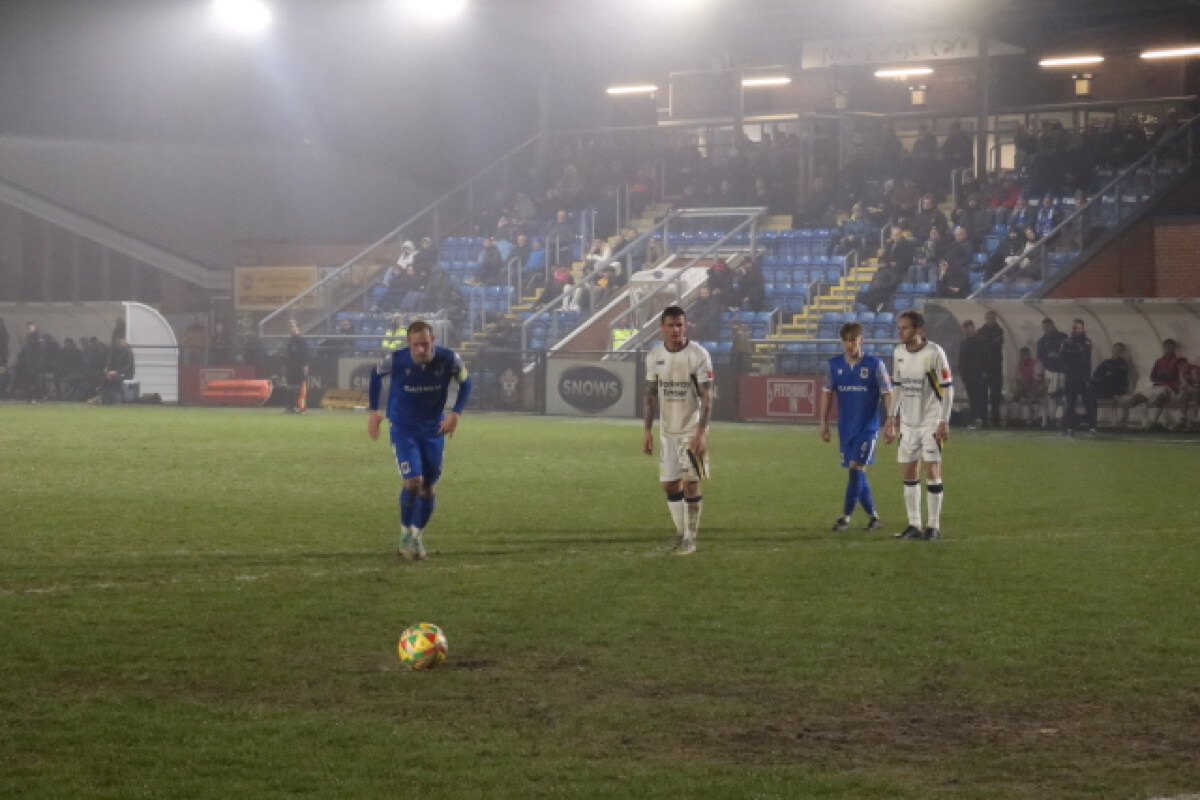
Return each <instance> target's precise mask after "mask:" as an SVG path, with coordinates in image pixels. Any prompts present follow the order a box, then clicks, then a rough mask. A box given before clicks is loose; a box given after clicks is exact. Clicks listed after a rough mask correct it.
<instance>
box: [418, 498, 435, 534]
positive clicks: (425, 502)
mask: <svg viewBox="0 0 1200 800" xmlns="http://www.w3.org/2000/svg"><path fill="white" fill-rule="evenodd" d="M436 506H437V499H436V496H435V495H432V494H430V495H417V503H416V508H415V509H413V525H414V526H416V527H417V528H419V529H421V530H425V526H426V525H428V524H429V518H430V517H432V516H433V509H434V508H435V507H436Z"/></svg>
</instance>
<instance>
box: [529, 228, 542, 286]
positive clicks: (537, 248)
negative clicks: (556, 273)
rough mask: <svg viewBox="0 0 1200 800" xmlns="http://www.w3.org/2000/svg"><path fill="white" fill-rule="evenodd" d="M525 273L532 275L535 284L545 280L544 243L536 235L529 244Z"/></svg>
mask: <svg viewBox="0 0 1200 800" xmlns="http://www.w3.org/2000/svg"><path fill="white" fill-rule="evenodd" d="M525 273H526V274H527V275H530V276H532V278H533V280H532V283H533V285H535V286H540V285H542V284H543V283H545V281H546V245H545V243H544V242H543V241H542V240H541V239H539V238H537V237H534V240H533V243H532V244H531V245H530V246H529V257H528V258H526V259H525Z"/></svg>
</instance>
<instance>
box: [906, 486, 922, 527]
mask: <svg viewBox="0 0 1200 800" xmlns="http://www.w3.org/2000/svg"><path fill="white" fill-rule="evenodd" d="M904 510H905V511H907V512H908V524H909V525H912V526H913V527H914V528H919V527H921V482H920V481H905V482H904Z"/></svg>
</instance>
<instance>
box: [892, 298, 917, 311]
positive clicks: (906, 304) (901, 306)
mask: <svg viewBox="0 0 1200 800" xmlns="http://www.w3.org/2000/svg"><path fill="white" fill-rule="evenodd" d="M912 304H913V303H912V295H908V294H896V295H895V296H893V297H892V308H893V309H894V310H895V311H904V310H906V309H909V308H912Z"/></svg>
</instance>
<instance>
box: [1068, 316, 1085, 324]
mask: <svg viewBox="0 0 1200 800" xmlns="http://www.w3.org/2000/svg"><path fill="white" fill-rule="evenodd" d="M1076 322H1078V323H1079V324H1080V325H1083V324H1084V322H1083V320H1081V319H1080V318H1079V317H1076V318H1075V319H1073V320H1071V324H1072V325H1074V324H1075V323H1076Z"/></svg>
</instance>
